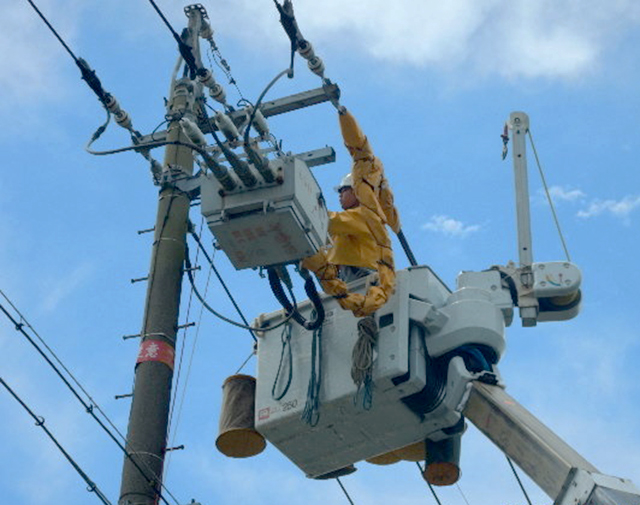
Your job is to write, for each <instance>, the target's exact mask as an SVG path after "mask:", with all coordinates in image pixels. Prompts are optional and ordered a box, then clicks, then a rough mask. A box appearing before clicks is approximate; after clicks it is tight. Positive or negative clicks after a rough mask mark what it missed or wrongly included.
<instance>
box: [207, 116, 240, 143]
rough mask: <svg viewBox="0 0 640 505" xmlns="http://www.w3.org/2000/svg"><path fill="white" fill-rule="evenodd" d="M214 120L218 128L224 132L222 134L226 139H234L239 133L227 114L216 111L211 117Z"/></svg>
mask: <svg viewBox="0 0 640 505" xmlns="http://www.w3.org/2000/svg"><path fill="white" fill-rule="evenodd" d="M213 120H214V122H215V123H216V126H217V127H218V129H219V130H220V131H221V132H222V133H224V136H225V137H227V140H236V139H237V138H238V137H239V136H240V133H239V132H238V129H237V128H236V125H235V124H233V121H232V120H231V118H230V117H229V116H227V115H226V114H224V113H223V112H220V111H218V112H216V115H215V117H214V118H213Z"/></svg>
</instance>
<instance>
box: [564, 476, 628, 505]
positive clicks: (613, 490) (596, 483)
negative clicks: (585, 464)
mask: <svg viewBox="0 0 640 505" xmlns="http://www.w3.org/2000/svg"><path fill="white" fill-rule="evenodd" d="M553 503H554V505H613V504H617V505H623V504H624V505H640V491H638V488H636V487H635V486H634V485H633V483H632V482H631V481H630V480H627V479H620V478H617V477H610V476H608V475H602V474H600V473H596V472H589V471H587V470H582V469H580V468H572V469H571V471H570V472H569V475H568V476H567V480H566V482H565V484H564V486H563V487H562V490H561V492H560V495H559V496H558V499H557V500H556V501H555V502H553Z"/></svg>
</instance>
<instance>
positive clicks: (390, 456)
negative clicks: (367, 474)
mask: <svg viewBox="0 0 640 505" xmlns="http://www.w3.org/2000/svg"><path fill="white" fill-rule="evenodd" d="M401 459H402V458H401V457H400V456H398V455H397V454H396V451H390V452H385V453H384V454H380V455H378V456H374V457H373V458H368V459H366V462H367V463H371V464H373V465H393V464H394V463H397V462H398V461H400V460H401Z"/></svg>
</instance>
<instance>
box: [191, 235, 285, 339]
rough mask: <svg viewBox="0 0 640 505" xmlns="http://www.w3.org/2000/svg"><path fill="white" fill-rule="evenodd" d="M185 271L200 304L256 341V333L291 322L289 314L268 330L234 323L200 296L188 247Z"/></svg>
mask: <svg viewBox="0 0 640 505" xmlns="http://www.w3.org/2000/svg"><path fill="white" fill-rule="evenodd" d="M185 267H186V268H185V270H186V272H187V277H188V278H189V282H190V283H191V286H192V287H193V292H194V293H195V294H196V296H197V297H198V300H200V303H202V305H203V306H204V308H205V309H207V310H208V311H209V312H211V313H212V314H213V315H214V316H216V317H217V318H218V319H222V320H223V321H225V322H227V323H229V324H231V325H233V326H237V327H238V328H243V329H245V330H249V331H250V332H251V336H252V337H253V339H254V340H257V339H256V337H255V335H254V333H253V332H254V331H271V330H275V329H276V328H279V327H280V326H283V325H285V324H287V323H288V322H289V320H290V319H291V317H292V314H288V315H287V317H286V318H285V319H284V320H283V321H281V322H280V323H278V324H276V325H275V326H269V327H267V328H256V327H254V326H249V325H248V324H241V323H238V322H236V321H234V320H233V319H229V318H228V317H226V316H223V315H222V314H220V312H218V311H217V310H215V309H214V308H213V307H211V305H209V304H208V303H207V301H206V300H205V299H204V297H203V296H202V295H201V294H200V291H199V290H198V288H197V287H196V283H195V280H194V278H193V274H192V273H191V270H192V267H191V260H190V259H189V248H188V247H187V252H186V254H185Z"/></svg>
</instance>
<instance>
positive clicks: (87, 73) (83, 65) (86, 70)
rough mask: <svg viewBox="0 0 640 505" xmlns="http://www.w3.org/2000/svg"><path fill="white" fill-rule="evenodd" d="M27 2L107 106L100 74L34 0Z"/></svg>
mask: <svg viewBox="0 0 640 505" xmlns="http://www.w3.org/2000/svg"><path fill="white" fill-rule="evenodd" d="M27 2H29V4H30V5H31V7H33V9H34V10H35V11H36V13H37V14H38V16H40V18H41V19H42V21H44V23H45V24H46V25H47V27H48V28H49V30H51V33H53V35H54V36H55V37H56V38H57V39H58V41H59V42H60V44H62V47H64V49H65V50H66V51H67V53H69V56H71V58H73V61H74V62H75V64H76V65H77V66H78V68H79V69H80V73H81V74H82V79H83V80H84V81H85V82H86V83H87V84H88V85H89V87H90V88H91V89H92V90H93V92H94V93H95V94H96V96H97V97H98V99H99V100H100V102H102V104H103V105H104V106H105V107H106V102H107V93H105V91H104V89H103V88H102V83H101V82H100V79H98V76H97V75H96V73H95V71H94V70H92V69H91V67H90V66H89V64H88V63H87V62H86V61H85V60H83V59H82V58H79V57H77V56H76V55H75V54H74V53H73V51H72V50H71V48H70V47H69V45H68V44H67V43H66V42H65V41H64V40H63V39H62V37H61V36H60V34H59V33H58V32H57V31H56V30H55V28H54V27H53V26H52V25H51V23H50V22H49V20H48V19H47V18H46V17H45V15H44V14H43V13H42V12H41V11H40V9H38V7H37V6H36V4H35V3H33V1H32V0H27Z"/></svg>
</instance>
